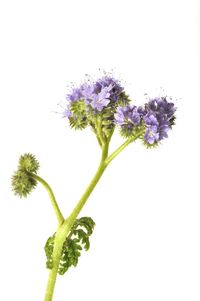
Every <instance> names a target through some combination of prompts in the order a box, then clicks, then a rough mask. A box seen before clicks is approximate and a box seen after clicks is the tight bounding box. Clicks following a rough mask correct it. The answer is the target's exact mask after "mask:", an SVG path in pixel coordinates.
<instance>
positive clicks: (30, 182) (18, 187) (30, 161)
mask: <svg viewBox="0 0 200 301" xmlns="http://www.w3.org/2000/svg"><path fill="white" fill-rule="evenodd" d="M38 168H39V163H38V161H37V160H36V159H35V157H34V156H33V155H31V154H24V155H23V156H21V157H20V159H19V163H18V169H17V171H16V172H15V173H14V175H13V176H12V189H13V191H14V193H15V194H16V195H18V196H20V197H27V195H28V194H29V193H30V192H31V191H32V190H33V189H34V188H35V187H36V185H37V181H36V180H35V179H34V178H33V177H31V173H33V174H36V173H37V170H38Z"/></svg>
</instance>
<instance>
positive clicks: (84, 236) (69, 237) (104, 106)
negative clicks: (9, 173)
mask: <svg viewBox="0 0 200 301" xmlns="http://www.w3.org/2000/svg"><path fill="white" fill-rule="evenodd" d="M66 100H67V101H66V106H65V109H64V112H63V114H64V117H66V118H67V119H68V120H69V124H70V126H71V128H74V129H76V130H83V129H84V128H86V127H90V128H91V129H92V131H93V132H94V134H95V136H96V138H97V141H98V143H99V146H100V149H101V152H102V155H101V159H100V163H99V166H98V169H97V171H96V173H95V175H94V177H93V179H92V181H91V182H90V184H89V186H88V187H87V189H86V190H85V192H84V193H83V195H82V197H81V199H80V200H79V202H78V203H77V205H76V206H75V208H74V210H73V211H72V212H71V214H70V215H69V216H68V217H67V218H64V217H63V214H62V213H61V211H60V209H59V206H58V204H57V202H56V198H55V196H54V193H53V191H52V189H51V187H50V186H49V184H48V183H47V182H46V181H45V180H44V179H42V178H41V177H40V176H39V175H38V169H39V163H38V161H37V160H36V158H35V157H34V156H33V155H31V154H29V153H26V154H24V155H23V156H21V157H20V159H19V164H18V169H17V171H16V172H15V174H14V175H13V177H12V188H13V191H14V193H15V194H16V195H18V196H20V197H27V195H28V194H29V193H30V192H31V191H32V190H33V189H34V188H35V187H36V185H37V183H38V182H40V183H41V184H42V185H43V186H44V187H45V188H46V190H47V192H48V194H49V197H50V200H51V203H52V206H53V208H54V211H55V214H56V217H57V220H58V227H57V230H56V232H55V233H54V234H53V235H52V236H51V237H49V238H48V240H47V242H46V244H45V252H46V257H47V261H46V266H47V268H48V269H50V273H49V280H48V284H47V289H46V295H45V301H51V300H52V298H53V292H54V287H55V283H56V278H57V274H60V275H63V274H64V273H65V272H66V271H67V270H68V269H69V267H71V266H76V265H77V263H78V260H79V257H80V255H81V251H82V249H83V248H84V249H85V250H88V249H89V247H90V241H89V239H90V236H91V234H92V232H93V230H94V226H95V223H94V221H93V220H92V219H91V218H90V217H81V218H78V216H79V213H80V211H81V209H82V208H83V206H84V204H85V203H86V201H87V199H88V198H89V196H90V194H91V192H92V191H93V189H94V188H95V186H96V184H97V183H98V181H99V179H100V178H101V176H102V174H103V172H104V171H105V169H106V168H107V167H108V165H109V164H110V163H111V162H112V160H113V159H114V158H115V157H116V156H117V155H118V154H119V153H120V152H121V151H122V150H123V149H124V148H125V147H127V146H128V145H129V144H130V143H132V142H134V141H135V140H137V139H139V140H141V141H142V142H143V144H144V145H145V146H146V147H156V146H158V145H159V144H160V141H161V140H163V139H164V138H167V137H168V131H169V130H170V129H171V128H172V126H173V125H174V122H175V115H174V113H175V111H176V108H175V106H174V104H173V103H172V102H171V98H168V97H166V96H162V97H155V98H149V100H148V102H147V103H146V104H144V105H142V106H138V107H137V106H135V105H133V104H132V103H131V100H130V98H129V96H128V95H127V94H126V93H125V91H124V88H123V87H122V85H121V83H120V82H119V81H118V80H116V79H115V78H113V77H112V76H108V75H105V76H104V77H102V78H100V79H98V80H97V81H94V82H91V81H89V82H88V81H87V82H85V83H84V84H82V85H80V86H79V87H73V88H72V90H71V91H70V93H69V94H68V95H67V98H66ZM115 128H118V129H119V132H120V134H121V136H122V137H123V138H125V142H124V143H122V145H121V146H119V147H118V148H117V149H116V150H115V151H114V152H113V153H111V154H109V145H110V141H111V138H112V135H113V133H114V130H115Z"/></svg>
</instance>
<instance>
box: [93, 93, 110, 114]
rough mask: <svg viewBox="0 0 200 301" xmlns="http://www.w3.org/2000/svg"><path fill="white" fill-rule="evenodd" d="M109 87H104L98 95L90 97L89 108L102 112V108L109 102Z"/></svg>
mask: <svg viewBox="0 0 200 301" xmlns="http://www.w3.org/2000/svg"><path fill="white" fill-rule="evenodd" d="M109 91H110V87H105V88H103V89H101V91H100V92H99V93H98V94H93V95H92V96H91V99H92V101H91V106H92V108H93V109H97V111H99V112H100V111H102V110H103V108H104V107H106V106H107V105H108V104H109V102H110V99H109V97H110V92H109Z"/></svg>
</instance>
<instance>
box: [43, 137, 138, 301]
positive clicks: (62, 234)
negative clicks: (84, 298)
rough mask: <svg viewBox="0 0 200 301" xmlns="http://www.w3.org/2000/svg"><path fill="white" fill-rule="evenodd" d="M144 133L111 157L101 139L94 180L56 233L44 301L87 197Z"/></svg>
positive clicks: (48, 297)
mask: <svg viewBox="0 0 200 301" xmlns="http://www.w3.org/2000/svg"><path fill="white" fill-rule="evenodd" d="M142 133H143V131H142V132H139V133H138V134H137V135H136V136H135V137H131V138H129V139H127V140H126V141H125V142H124V143H123V144H122V145H121V146H120V147H119V148H118V149H117V150H116V151H114V152H113V153H112V154H111V155H110V156H109V157H108V147H109V142H104V141H103V140H101V143H102V146H101V147H102V157H101V161H100V164H99V167H98V169H97V171H96V173H95V175H94V177H93V179H92V181H91V182H90V184H89V186H88V187H87V189H86V190H85V192H84V194H83V195H82V197H81V199H80V200H79V202H78V203H77V205H76V207H75V208H74V210H73V211H72V213H71V214H70V215H69V217H68V218H67V219H66V220H65V221H64V222H63V223H62V224H61V225H60V226H59V227H58V229H57V232H56V235H55V241H54V249H53V268H52V269H51V270H50V273H49V279H48V283H47V289H46V295H45V300H44V301H52V298H53V293H54V288H55V283H56V278H57V274H58V268H59V262H60V257H61V254H62V246H63V243H64V241H65V240H66V238H67V236H68V234H69V232H70V230H71V227H72V226H73V224H74V222H75V220H76V218H77V216H78V215H79V213H80V211H81V210H82V208H83V206H84V205H85V203H86V201H87V199H88V198H89V196H90V194H91V193H92V191H93V189H94V188H95V186H96V185H97V183H98V181H99V180H100V178H101V176H102V174H103V172H104V170H105V169H106V167H107V166H108V165H109V164H110V162H111V161H112V160H113V159H114V158H115V157H116V156H117V155H118V154H119V153H120V152H121V151H122V150H123V149H124V148H125V147H126V146H128V145H129V144H130V143H131V142H133V141H135V140H136V139H137V138H138V137H139V136H140V135H141V134H142ZM101 138H102V137H101Z"/></svg>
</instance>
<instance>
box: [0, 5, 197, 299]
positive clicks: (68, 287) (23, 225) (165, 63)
mask: <svg viewBox="0 0 200 301" xmlns="http://www.w3.org/2000/svg"><path fill="white" fill-rule="evenodd" d="M198 10H199V5H198V1H195V0H188V1H187V0H168V1H159V0H157V1H156V0H152V1H148V0H146V1H145V0H138V1H133V0H132V1H128V0H123V1H121V0H120V1H116V0H115V1H109V0H107V1H106V0H101V1H94V0H93V1H90V0H86V1H81V0H79V1H67V0H65V1H51V0H49V1H44V0H43V1H22V0H19V1H14V0H10V1H9V0H7V1H6V0H4V1H1V4H0V30H1V46H0V52H1V55H0V141H1V144H0V145H1V147H0V300H2V301H10V300H21V301H27V300H28V301H39V300H43V297H44V293H45V287H46V281H47V277H48V271H47V270H46V269H45V255H44V251H43V246H44V243H45V241H46V239H47V238H48V236H50V235H51V234H52V233H53V232H54V231H55V228H56V219H55V216H54V213H53V210H52V208H51V206H50V202H49V200H48V197H47V194H46V192H45V191H44V189H43V188H42V187H41V186H40V185H38V187H37V189H36V190H35V191H34V193H32V194H31V195H30V197H28V198H27V199H19V198H17V197H16V196H13V193H12V192H11V188H10V177H11V175H12V173H13V171H14V170H15V169H16V166H17V161H18V158H19V156H20V155H21V154H23V153H24V152H31V153H33V154H35V155H36V156H37V158H38V160H39V161H40V163H41V169H40V175H41V176H42V177H44V178H45V179H46V180H47V181H48V182H49V183H50V184H51V185H52V187H53V189H54V192H55V194H56V196H57V200H58V202H59V204H60V207H61V208H62V210H63V212H64V214H65V216H67V214H69V213H70V210H72V208H73V206H74V205H75V203H76V202H77V200H78V199H79V197H80V196H81V194H82V192H83V191H84V189H85V187H86V185H87V183H88V182H89V181H90V179H91V177H92V175H93V173H94V171H95V169H96V167H97V164H98V160H99V157H100V150H99V148H98V144H97V143H96V141H95V137H94V136H93V134H92V133H91V132H90V130H86V131H84V132H74V131H72V130H70V129H69V127H68V125H67V120H65V119H63V118H62V116H61V115H60V114H56V113H55V112H57V111H58V112H60V111H61V108H60V106H58V105H57V104H58V103H61V102H63V101H64V100H65V94H66V93H67V85H68V84H69V83H70V82H71V81H74V82H77V83H79V82H81V80H83V79H84V75H85V74H86V73H87V74H91V75H94V76H98V74H100V73H99V71H98V69H99V68H101V69H103V70H107V71H110V70H114V71H113V72H114V74H115V75H116V77H119V78H121V79H122V82H123V84H124V85H125V87H126V91H127V93H129V94H130V96H131V98H132V99H134V100H135V102H136V104H140V103H143V102H144V101H145V98H144V93H149V94H151V95H156V93H157V92H158V91H159V89H160V87H163V88H164V89H165V91H166V93H167V94H168V95H171V96H173V97H174V101H175V102H176V106H177V107H178V110H177V124H176V126H175V127H174V129H173V131H172V132H171V133H170V134H169V139H168V140H166V141H164V142H163V143H162V146H160V147H159V148H158V149H155V150H147V149H144V147H142V145H140V144H139V143H135V144H134V145H130V146H129V147H128V148H127V149H126V150H124V152H123V153H122V154H120V156H119V157H118V158H117V159H116V160H115V161H113V163H112V165H111V166H110V167H109V169H108V170H107V171H106V173H105V174H104V176H103V178H102V180H101V182H100V183H99V185H98V186H97V188H96V190H95V191H94V193H93V194H92V195H91V197H90V199H89V201H88V203H87V205H86V206H85V208H84V212H83V213H82V215H89V216H91V217H92V218H93V219H94V220H95V222H96V228H95V232H94V234H93V237H92V238H91V249H90V250H89V252H88V253H87V252H86V253H84V254H83V255H82V257H81V259H80V262H79V265H78V267H77V268H76V269H73V268H72V269H71V270H70V271H69V272H68V273H67V274H66V275H65V276H63V277H59V279H58V282H57V286H56V290H55V298H54V300H55V301H63V300H74V301H76V300H80V299H81V300H83V301H85V300H87V301H90V300H91V301H92V300H95V301H100V300H126V301H132V300H134V301H149V300H153V301H165V300H167V301H168V300H170V301H179V300H180V301H186V300H187V301H191V300H192V301H197V300H198V301H199V300H200V289H199V288H200V192H199V191H200V190H199V170H200V162H199V151H200V147H199V140H200V134H199V120H200V119H199V116H200V99H199V96H200V93H199V89H198V88H199V87H198V85H199V79H200V74H199V50H200V47H199V41H198V35H199V33H200V32H199V28H198V25H199V24H198V23H199V22H198V17H199V12H198ZM121 142H122V139H121V138H120V137H119V136H118V135H117V134H116V136H115V137H114V141H113V145H112V149H114V148H115V147H117V145H119V144H120V143H121Z"/></svg>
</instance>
